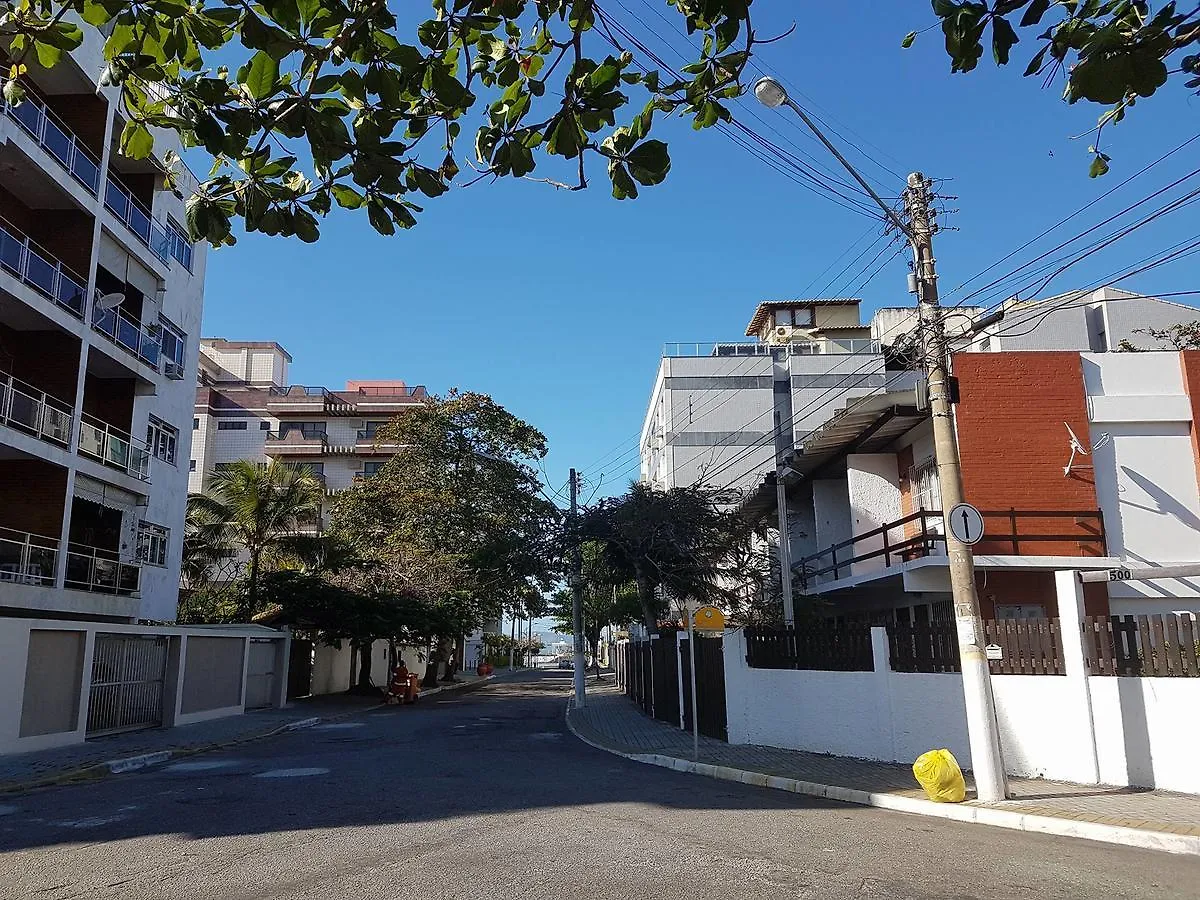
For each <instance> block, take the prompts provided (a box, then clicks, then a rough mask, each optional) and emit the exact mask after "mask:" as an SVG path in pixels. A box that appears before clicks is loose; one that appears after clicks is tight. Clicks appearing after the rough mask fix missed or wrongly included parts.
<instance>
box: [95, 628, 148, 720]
mask: <svg viewBox="0 0 1200 900" xmlns="http://www.w3.org/2000/svg"><path fill="white" fill-rule="evenodd" d="M167 643H168V638H166V637H163V636H160V635H138V634H97V635H96V646H95V651H94V652H93V655H92V688H91V699H90V701H89V703H88V722H87V733H88V735H89V736H94V735H100V734H112V733H114V732H117V731H132V730H134V729H138V728H157V727H158V726H160V725H162V721H163V675H164V674H165V673H166V669H167Z"/></svg>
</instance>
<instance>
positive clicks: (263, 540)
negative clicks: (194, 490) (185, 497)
mask: <svg viewBox="0 0 1200 900" xmlns="http://www.w3.org/2000/svg"><path fill="white" fill-rule="evenodd" d="M321 494H322V490H321V483H320V482H319V481H317V479H316V478H315V477H314V476H313V474H312V472H310V471H309V470H308V469H306V468H303V467H300V466H294V465H290V464H288V463H283V462H278V461H276V460H272V461H271V462H269V463H267V464H266V465H262V464H261V463H257V462H253V461H251V460H245V459H244V460H239V461H238V462H235V463H231V464H230V465H229V466H228V467H227V468H225V469H222V470H220V471H218V472H217V473H216V475H214V476H213V479H212V482H211V484H210V485H209V489H208V491H207V492H206V493H204V494H201V495H198V496H197V497H195V498H194V499H193V501H192V504H191V505H194V506H195V507H196V509H195V513H194V517H195V518H196V520H197V521H198V522H207V523H209V526H210V531H211V532H212V533H213V534H217V533H219V534H221V535H222V539H223V540H224V542H225V543H226V544H227V545H232V546H235V547H239V548H241V549H242V550H244V551H245V552H246V554H247V555H248V556H249V558H250V566H249V571H248V572H247V579H246V604H245V609H244V610H243V611H242V612H243V613H245V614H250V613H253V612H254V611H255V609H257V607H258V582H259V574H260V573H261V571H262V563H263V557H264V554H265V553H266V552H267V551H268V550H270V549H272V548H274V547H277V546H280V545H281V544H283V543H284V542H285V541H286V540H287V539H288V538H289V537H290V536H292V535H293V534H294V533H295V531H296V527H297V525H298V524H299V523H300V522H302V521H304V520H305V519H310V518H312V517H313V516H315V515H317V513H318V512H319V511H320V509H321ZM210 536H211V535H210Z"/></svg>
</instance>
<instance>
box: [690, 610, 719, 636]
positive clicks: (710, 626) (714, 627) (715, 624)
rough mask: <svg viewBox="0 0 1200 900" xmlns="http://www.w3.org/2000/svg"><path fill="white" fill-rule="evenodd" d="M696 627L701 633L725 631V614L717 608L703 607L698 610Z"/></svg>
mask: <svg viewBox="0 0 1200 900" xmlns="http://www.w3.org/2000/svg"><path fill="white" fill-rule="evenodd" d="M694 621H695V625H696V628H698V629H699V630H701V631H724V630H725V613H723V612H721V611H720V610H719V609H717V608H716V607H715V606H702V607H700V608H699V609H698V610H696V616H695V620H694Z"/></svg>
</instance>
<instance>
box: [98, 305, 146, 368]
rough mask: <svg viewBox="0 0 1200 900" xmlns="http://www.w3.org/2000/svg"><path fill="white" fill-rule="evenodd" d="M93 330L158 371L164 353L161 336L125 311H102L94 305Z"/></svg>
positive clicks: (113, 309)
mask: <svg viewBox="0 0 1200 900" xmlns="http://www.w3.org/2000/svg"><path fill="white" fill-rule="evenodd" d="M92 328H94V329H96V331H98V332H100V333H101V334H103V335H104V336H106V337H107V338H109V340H111V341H112V342H113V343H114V344H117V345H118V346H120V347H124V348H125V349H126V350H128V351H129V352H130V353H132V354H133V355H134V356H136V357H138V358H139V359H141V360H142V361H143V362H144V363H146V365H148V366H150V367H151V368H152V369H155V370H157V369H158V358H159V356H160V355H161V353H162V347H161V345H160V340H161V339H160V337H159V335H158V334H156V333H155V332H154V331H151V329H150V326H148V325H144V324H142V323H141V322H139V321H138V320H137V319H135V318H133V316H131V315H129V313H127V312H125V311H124V310H123V309H119V308H116V307H114V308H112V309H101V308H100V306H99V304H94V305H93V306H92Z"/></svg>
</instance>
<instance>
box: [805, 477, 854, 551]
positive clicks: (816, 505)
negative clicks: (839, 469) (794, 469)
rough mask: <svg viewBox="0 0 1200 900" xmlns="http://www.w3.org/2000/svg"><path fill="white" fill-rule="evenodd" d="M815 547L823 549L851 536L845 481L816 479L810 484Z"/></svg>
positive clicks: (848, 501)
mask: <svg viewBox="0 0 1200 900" xmlns="http://www.w3.org/2000/svg"><path fill="white" fill-rule="evenodd" d="M812 489H813V517H814V519H815V523H816V532H817V547H818V548H821V549H825V548H827V547H831V546H832V545H834V544H838V543H841V542H842V541H844V540H846V539H847V538H849V537H850V536H851V534H853V531H852V528H851V519H850V498H849V488H848V486H847V483H846V481H845V479H834V478H818V479H816V480H815V481H813V483H812Z"/></svg>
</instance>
